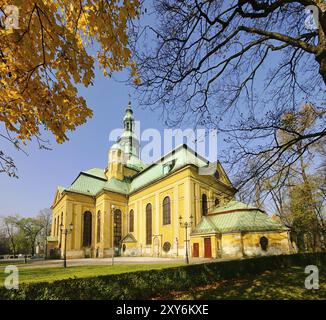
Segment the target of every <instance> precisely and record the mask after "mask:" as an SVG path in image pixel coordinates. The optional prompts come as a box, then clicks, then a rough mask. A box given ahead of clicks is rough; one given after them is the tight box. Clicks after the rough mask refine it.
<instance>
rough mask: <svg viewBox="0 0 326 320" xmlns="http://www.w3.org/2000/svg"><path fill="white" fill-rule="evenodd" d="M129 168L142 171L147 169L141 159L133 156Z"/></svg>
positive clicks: (128, 163)
mask: <svg viewBox="0 0 326 320" xmlns="http://www.w3.org/2000/svg"><path fill="white" fill-rule="evenodd" d="M127 167H130V168H132V169H136V170H137V171H140V170H142V169H143V168H144V167H145V165H144V163H143V162H142V161H141V160H140V159H139V158H137V157H135V156H134V155H131V156H130V158H129V160H127Z"/></svg>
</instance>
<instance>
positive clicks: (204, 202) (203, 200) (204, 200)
mask: <svg viewBox="0 0 326 320" xmlns="http://www.w3.org/2000/svg"><path fill="white" fill-rule="evenodd" d="M201 213H202V215H203V216H206V215H207V213H208V207H207V196H206V194H205V193H203V195H202V196H201Z"/></svg>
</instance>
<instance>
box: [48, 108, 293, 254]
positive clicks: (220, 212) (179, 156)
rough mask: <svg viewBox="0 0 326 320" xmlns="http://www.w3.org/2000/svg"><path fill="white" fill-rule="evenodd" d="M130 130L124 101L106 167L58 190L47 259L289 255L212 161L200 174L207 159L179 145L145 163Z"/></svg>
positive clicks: (266, 220)
mask: <svg viewBox="0 0 326 320" xmlns="http://www.w3.org/2000/svg"><path fill="white" fill-rule="evenodd" d="M134 125H135V124H134V115H133V110H132V108H131V104H130V102H129V105H128V107H127V108H126V111H125V116H124V118H123V127H124V131H123V133H122V135H121V136H120V137H119V139H118V141H117V142H116V143H115V144H113V145H112V146H111V148H110V149H109V151H108V162H107V166H106V168H103V169H102V168H92V169H89V170H86V171H82V172H80V173H79V175H78V176H77V177H76V179H75V180H74V181H73V182H72V184H71V185H70V186H68V187H58V188H57V190H56V194H55V199H54V202H53V204H52V211H53V220H52V221H53V222H52V230H51V236H50V237H48V250H49V254H50V256H55V255H60V256H63V254H64V251H65V249H66V255H67V258H68V259H69V258H87V257H92V258H104V257H111V256H112V255H113V254H114V255H115V256H152V257H176V258H177V257H179V258H181V257H184V256H185V255H186V252H188V255H189V257H190V259H191V258H195V257H201V258H241V257H247V256H254V255H268V254H288V253H290V248H291V244H290V239H289V230H288V229H287V228H286V227H285V226H284V225H282V224H281V223H280V222H278V221H274V220H273V219H271V218H270V217H269V216H268V215H267V214H266V213H265V212H264V211H263V210H262V209H260V208H256V207H253V206H249V205H247V204H244V203H242V202H238V201H236V200H235V193H236V189H235V188H234V187H233V186H232V183H231V181H230V180H229V178H228V176H227V174H226V172H225V171H224V169H223V167H222V165H221V164H220V163H219V162H217V164H216V167H214V169H213V171H212V170H205V168H208V167H209V166H211V164H210V163H209V161H207V160H206V159H204V158H203V157H202V156H200V155H198V154H197V153H196V152H194V151H193V150H191V149H190V148H189V147H187V145H185V144H184V145H181V146H179V147H177V148H175V149H173V150H172V151H171V152H169V153H168V154H166V155H164V156H163V157H162V158H161V159H158V160H157V161H156V162H154V163H152V164H145V163H143V161H142V160H141V159H140V156H139V154H140V152H139V149H140V145H139V140H138V138H137V136H136V134H135V132H134V131H135V130H134ZM205 172H206V173H205ZM203 173H204V174H203ZM65 246H66V248H65Z"/></svg>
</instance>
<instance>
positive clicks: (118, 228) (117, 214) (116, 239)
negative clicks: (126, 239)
mask: <svg viewBox="0 0 326 320" xmlns="http://www.w3.org/2000/svg"><path fill="white" fill-rule="evenodd" d="M113 217H114V218H113V227H114V229H113V230H114V232H113V235H114V236H113V245H114V247H115V248H119V247H120V242H121V236H122V214H121V210H120V209H116V210H114V215H113Z"/></svg>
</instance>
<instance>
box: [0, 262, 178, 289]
mask: <svg viewBox="0 0 326 320" xmlns="http://www.w3.org/2000/svg"><path fill="white" fill-rule="evenodd" d="M177 266H179V264H176V263H173V264H166V263H165V264H147V265H146V264H132V265H114V266H111V265H107V266H103V265H101V266H78V267H68V268H67V269H64V268H63V267H49V268H47V267H42V268H37V267H35V268H20V269H19V283H31V282H43V281H46V282H52V281H55V280H62V279H68V278H75V277H76V278H87V277H94V276H100V275H108V274H119V273H125V272H132V271H141V270H155V269H163V268H171V267H177ZM18 268H19V266H18ZM5 276H6V274H5V273H4V267H3V266H0V286H3V285H4V279H5Z"/></svg>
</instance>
